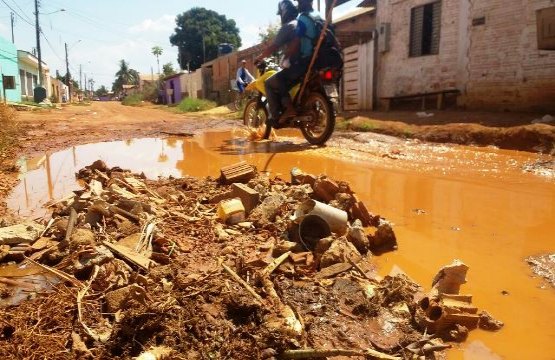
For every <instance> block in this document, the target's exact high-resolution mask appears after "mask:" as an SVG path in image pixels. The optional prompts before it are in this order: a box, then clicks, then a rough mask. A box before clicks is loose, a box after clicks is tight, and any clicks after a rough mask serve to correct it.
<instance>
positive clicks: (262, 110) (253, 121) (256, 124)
mask: <svg viewBox="0 0 555 360" xmlns="http://www.w3.org/2000/svg"><path fill="white" fill-rule="evenodd" d="M243 124H244V125H245V126H246V127H248V128H250V129H256V130H257V131H258V132H259V133H260V134H262V138H263V139H268V138H269V137H270V134H271V132H272V127H271V126H270V125H269V124H268V109H267V108H266V107H265V106H260V101H259V100H258V99H252V100H250V101H249V102H247V104H246V105H245V111H244V113H243ZM262 127H264V128H262Z"/></svg>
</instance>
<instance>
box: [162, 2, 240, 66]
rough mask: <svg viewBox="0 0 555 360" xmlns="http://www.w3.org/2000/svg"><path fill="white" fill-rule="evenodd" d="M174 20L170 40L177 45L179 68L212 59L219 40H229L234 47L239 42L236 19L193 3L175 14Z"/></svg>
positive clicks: (220, 41)
mask: <svg viewBox="0 0 555 360" xmlns="http://www.w3.org/2000/svg"><path fill="white" fill-rule="evenodd" d="M175 23H176V25H177V26H176V28H175V33H174V34H172V35H171V36H170V42H171V44H172V45H174V46H177V47H178V48H179V55H178V59H177V60H178V62H179V66H180V67H181V69H190V70H196V69H198V68H199V67H200V66H201V65H202V64H203V63H204V62H206V61H210V60H213V59H215V58H216V57H217V56H218V44H222V43H229V44H231V45H233V46H234V47H235V48H236V49H238V48H239V47H240V46H241V37H240V36H239V29H238V28H237V25H236V23H235V21H234V20H231V19H229V20H228V19H227V18H226V17H225V16H224V15H220V14H218V13H217V12H215V11H212V10H207V9H204V8H199V7H195V8H192V9H191V10H189V11H186V12H184V13H183V14H181V15H178V16H177V18H176V19H175Z"/></svg>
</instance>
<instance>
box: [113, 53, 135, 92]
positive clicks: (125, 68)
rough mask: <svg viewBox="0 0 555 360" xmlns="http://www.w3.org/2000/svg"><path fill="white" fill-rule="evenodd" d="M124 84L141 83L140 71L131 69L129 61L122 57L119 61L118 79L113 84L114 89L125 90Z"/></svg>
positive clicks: (117, 90)
mask: <svg viewBox="0 0 555 360" xmlns="http://www.w3.org/2000/svg"><path fill="white" fill-rule="evenodd" d="M123 85H139V72H138V71H137V70H133V69H130V68H129V63H127V62H126V61H125V60H123V59H122V60H120V62H119V70H118V72H117V73H116V81H114V84H113V85H112V91H113V92H121V91H123Z"/></svg>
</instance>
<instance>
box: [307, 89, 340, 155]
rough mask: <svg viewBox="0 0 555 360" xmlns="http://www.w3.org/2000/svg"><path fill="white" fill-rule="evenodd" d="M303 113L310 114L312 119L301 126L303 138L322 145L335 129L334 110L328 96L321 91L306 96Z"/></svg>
mask: <svg viewBox="0 0 555 360" xmlns="http://www.w3.org/2000/svg"><path fill="white" fill-rule="evenodd" d="M303 113H306V114H310V115H311V116H312V117H313V120H312V121H311V122H309V123H307V124H304V125H303V126H302V127H301V132H302V133H303V136H304V138H305V139H306V140H307V141H308V142H309V143H311V144H312V145H323V144H325V143H326V141H328V140H329V138H330V137H331V135H332V134H333V130H334V129H335V112H334V111H333V106H332V104H331V103H330V102H329V100H328V98H327V97H326V96H324V95H322V94H321V93H317V92H315V93H312V94H310V95H309V96H308V98H307V100H306V102H305V104H304V106H303Z"/></svg>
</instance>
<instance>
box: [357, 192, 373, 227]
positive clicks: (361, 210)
mask: <svg viewBox="0 0 555 360" xmlns="http://www.w3.org/2000/svg"><path fill="white" fill-rule="evenodd" d="M355 200H356V197H355ZM351 217H352V218H353V219H359V220H360V221H361V222H362V226H378V225H379V216H374V215H372V214H371V213H370V211H368V209H367V208H366V205H364V203H363V202H362V201H356V202H355V203H354V204H353V206H352V207H351Z"/></svg>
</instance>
